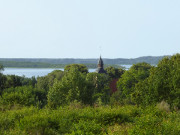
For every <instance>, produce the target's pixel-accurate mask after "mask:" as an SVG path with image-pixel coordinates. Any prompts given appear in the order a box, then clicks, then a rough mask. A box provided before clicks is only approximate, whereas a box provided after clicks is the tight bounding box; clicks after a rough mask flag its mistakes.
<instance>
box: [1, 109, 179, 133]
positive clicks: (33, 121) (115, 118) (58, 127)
mask: <svg viewBox="0 0 180 135" xmlns="http://www.w3.org/2000/svg"><path fill="white" fill-rule="evenodd" d="M179 122H180V113H179V112H170V113H167V112H162V111H160V110H158V109H157V108H155V107H153V106H151V107H147V108H143V109H141V108H137V107H136V106H122V107H120V106H116V107H110V106H101V107H98V108H93V107H83V108H80V109H78V108H70V106H65V107H60V108H58V109H55V110H49V109H47V108H46V109H45V108H44V109H37V108H35V107H28V108H27V107H24V108H21V109H19V110H7V111H5V112H2V111H0V134H7V135H9V134H14V135H15V134H16V133H17V134H20V135H24V134H39V135H54V134H100V135H101V134H113V133H114V132H113V131H112V130H109V129H113V127H117V129H116V130H117V131H118V130H119V132H116V133H122V132H121V131H122V128H124V127H126V128H124V129H123V130H124V132H123V133H124V134H127V133H128V134H130V135H131V134H133V135H134V134H137V135H141V134H149V135H154V134H159V135H160V134H165V135H166V134H167V135H178V133H179V131H180V126H179ZM127 126H128V127H129V128H127Z"/></svg>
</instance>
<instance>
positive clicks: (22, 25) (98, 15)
mask: <svg viewBox="0 0 180 135" xmlns="http://www.w3.org/2000/svg"><path fill="white" fill-rule="evenodd" d="M179 52H180V0H0V58H98V57H99V55H100V54H101V56H102V57H103V58H137V57H141V56H162V55H173V54H176V53H179Z"/></svg>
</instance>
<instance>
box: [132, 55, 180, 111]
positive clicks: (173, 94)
mask: <svg viewBox="0 0 180 135" xmlns="http://www.w3.org/2000/svg"><path fill="white" fill-rule="evenodd" d="M179 82H180V54H176V55H174V56H172V57H171V58H168V57H165V58H164V59H163V60H162V61H160V62H159V64H158V65H157V67H154V68H152V69H151V71H150V76H149V77H148V78H147V79H146V80H144V81H143V82H139V84H137V85H136V88H135V89H136V90H135V93H134V99H135V101H137V100H139V99H141V101H142V102H143V103H145V105H148V104H154V103H157V102H161V101H163V100H164V101H166V102H167V103H169V104H170V105H171V106H172V107H175V108H180V83H179ZM137 103H138V104H139V103H140V102H139V101H137Z"/></svg>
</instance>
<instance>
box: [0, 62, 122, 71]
mask: <svg viewBox="0 0 180 135" xmlns="http://www.w3.org/2000/svg"><path fill="white" fill-rule="evenodd" d="M0 64H2V65H3V66H4V67H6V68H64V67H65V66H66V65H67V64H50V63H41V62H20V61H0ZM84 65H86V66H87V68H93V69H95V68H97V64H88V63H86V64H84ZM109 66H112V67H116V68H118V67H121V66H120V65H111V64H105V67H109Z"/></svg>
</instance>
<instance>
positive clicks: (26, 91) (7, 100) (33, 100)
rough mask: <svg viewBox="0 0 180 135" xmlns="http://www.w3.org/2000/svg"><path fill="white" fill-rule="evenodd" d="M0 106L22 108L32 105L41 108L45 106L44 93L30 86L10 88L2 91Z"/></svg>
mask: <svg viewBox="0 0 180 135" xmlns="http://www.w3.org/2000/svg"><path fill="white" fill-rule="evenodd" d="M0 104H1V105H3V106H5V105H7V106H13V105H15V104H19V105H22V106H31V105H34V106H39V107H42V106H44V105H45V104H46V93H45V92H44V91H42V90H38V89H36V88H33V87H32V86H22V87H16V88H13V87H12V88H9V89H5V90H4V92H3V93H2V96H1V97H0Z"/></svg>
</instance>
